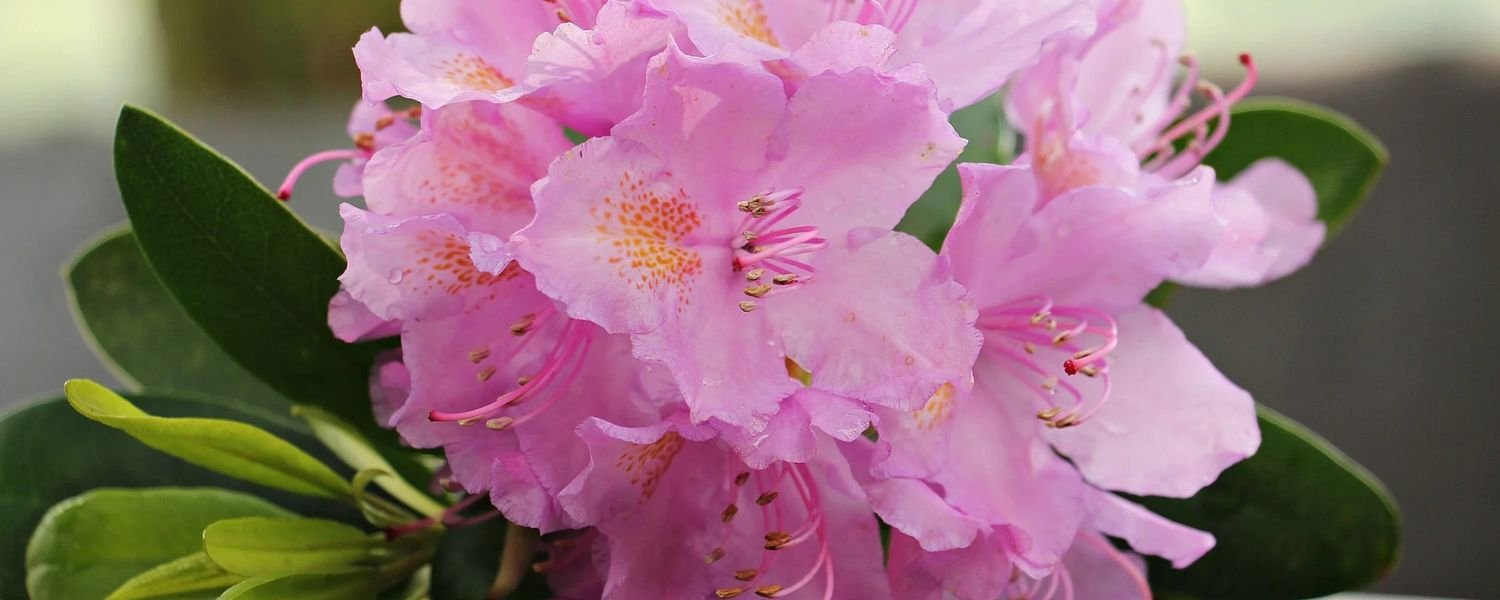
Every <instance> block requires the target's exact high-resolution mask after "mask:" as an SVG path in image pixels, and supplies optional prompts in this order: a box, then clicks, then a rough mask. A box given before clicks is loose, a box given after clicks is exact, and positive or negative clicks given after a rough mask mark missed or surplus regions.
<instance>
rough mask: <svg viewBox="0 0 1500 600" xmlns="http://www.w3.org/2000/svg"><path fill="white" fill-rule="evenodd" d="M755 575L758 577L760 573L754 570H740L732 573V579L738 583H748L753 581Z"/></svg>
mask: <svg viewBox="0 0 1500 600" xmlns="http://www.w3.org/2000/svg"><path fill="white" fill-rule="evenodd" d="M757 575H760V571H757V570H755V569H740V570H738V571H735V572H734V578H735V579H738V580H740V581H750V580H752V579H755V577H756V576H757Z"/></svg>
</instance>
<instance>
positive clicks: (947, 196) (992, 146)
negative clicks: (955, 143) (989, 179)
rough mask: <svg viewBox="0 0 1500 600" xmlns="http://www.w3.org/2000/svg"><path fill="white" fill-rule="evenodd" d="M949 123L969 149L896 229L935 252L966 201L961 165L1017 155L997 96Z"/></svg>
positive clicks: (956, 115)
mask: <svg viewBox="0 0 1500 600" xmlns="http://www.w3.org/2000/svg"><path fill="white" fill-rule="evenodd" d="M949 121H950V122H952V123H953V128H954V129H956V130H958V135H960V136H962V137H963V138H964V139H966V140H969V145H968V146H965V147H964V151H963V154H960V155H959V157H958V160H956V161H954V162H953V164H952V165H949V166H948V169H947V170H945V171H943V173H942V174H941V175H938V178H937V180H936V181H934V182H933V183H932V187H931V188H929V189H928V190H927V193H925V194H922V198H921V199H920V200H917V203H916V204H913V205H912V207H911V208H910V209H908V210H907V211H906V218H904V219H902V220H901V224H899V225H897V226H896V229H897V230H899V231H905V232H907V233H910V234H912V235H914V236H917V237H918V238H921V240H922V241H923V242H925V243H926V244H927V245H928V247H931V248H933V249H937V248H939V247H940V246H942V243H943V238H944V237H946V236H947V235H948V229H949V228H950V227H952V226H953V217H954V215H957V214H958V203H959V200H960V199H961V198H962V197H963V189H962V186H961V185H960V184H959V181H958V163H961V162H980V163H1001V162H1004V161H1006V160H1009V159H1010V158H1011V156H1009V153H1011V152H1013V151H1014V149H1013V148H1012V146H1013V144H1014V140H1015V133H1014V132H1012V131H1010V129H1009V126H1008V125H1006V123H1005V115H1004V114H1003V111H1002V110H1001V109H1000V100H999V97H998V96H995V97H992V98H989V99H987V100H984V101H982V102H979V103H978V104H975V105H973V106H970V107H968V108H965V109H963V110H960V111H958V112H955V113H953V116H952V118H950V119H949Z"/></svg>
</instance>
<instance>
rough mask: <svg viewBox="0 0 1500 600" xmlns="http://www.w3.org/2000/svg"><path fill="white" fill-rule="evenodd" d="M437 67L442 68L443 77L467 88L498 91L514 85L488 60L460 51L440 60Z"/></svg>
mask: <svg viewBox="0 0 1500 600" xmlns="http://www.w3.org/2000/svg"><path fill="white" fill-rule="evenodd" d="M438 67H439V68H440V69H442V71H443V77H444V78H446V79H448V80H449V81H451V82H453V83H456V84H458V85H461V86H464V87H468V88H474V89H477V90H483V91H486V92H498V91H500V90H503V89H505V88H508V87H510V86H512V85H515V82H512V81H511V80H510V78H509V77H506V76H505V75H504V74H502V73H501V72H500V69H497V68H495V66H494V65H491V64H490V63H489V61H486V60H485V59H483V58H480V57H478V56H474V55H472V54H464V53H462V52H460V53H458V54H455V55H453V56H452V57H450V58H446V59H443V60H442V61H440V62H439V63H438Z"/></svg>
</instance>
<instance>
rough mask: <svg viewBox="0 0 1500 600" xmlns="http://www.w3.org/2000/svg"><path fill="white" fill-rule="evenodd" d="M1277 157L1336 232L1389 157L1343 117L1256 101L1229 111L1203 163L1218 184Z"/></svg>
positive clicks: (1292, 103) (1300, 105) (1294, 103)
mask: <svg viewBox="0 0 1500 600" xmlns="http://www.w3.org/2000/svg"><path fill="white" fill-rule="evenodd" d="M1268 156H1275V157H1279V158H1281V159H1282V160H1285V161H1287V162H1289V163H1291V164H1292V165H1293V166H1295V167H1297V169H1298V170H1300V171H1302V173H1303V174H1304V175H1307V178H1308V179H1309V180H1311V181H1312V184H1313V189H1315V190H1317V193H1318V218H1319V219H1321V220H1322V221H1323V222H1325V223H1327V224H1328V228H1329V231H1336V230H1337V229H1338V228H1339V227H1341V226H1342V225H1343V224H1344V223H1345V222H1347V221H1348V220H1349V219H1350V218H1351V217H1353V216H1354V213H1355V212H1356V211H1357V210H1358V209H1359V205H1360V203H1361V202H1363V201H1364V199H1365V196H1366V195H1368V194H1369V193H1370V189H1371V188H1373V187H1374V186H1375V182H1376V180H1378V179H1380V173H1381V171H1384V170H1385V166H1386V163H1387V162H1389V160H1390V155H1389V154H1388V153H1387V152H1386V150H1385V147H1384V146H1382V145H1381V144H1380V140H1377V139H1375V136H1373V135H1371V134H1370V133H1369V132H1368V131H1365V130H1364V129H1363V128H1361V127H1360V126H1359V124H1357V123H1355V122H1354V121H1353V120H1351V119H1350V118H1349V117H1346V116H1344V115H1341V114H1339V113H1336V112H1333V111H1331V110H1328V109H1326V108H1322V107H1319V106H1316V105H1313V104H1309V103H1306V102H1301V101H1298V100H1289V99H1283V98H1257V99H1254V100H1250V101H1247V102H1243V103H1240V105H1239V106H1236V107H1235V108H1234V112H1233V113H1232V118H1231V119H1230V125H1229V136H1228V137H1226V138H1225V139H1224V142H1223V143H1222V144H1220V145H1219V147H1218V148H1215V149H1214V151H1213V152H1212V153H1210V154H1209V155H1208V157H1207V158H1205V159H1204V161H1203V163H1204V164H1206V165H1209V166H1211V167H1214V169H1215V170H1217V171H1218V176H1219V179H1221V180H1228V179H1231V178H1233V177H1234V176H1235V175H1238V174H1239V172H1240V171H1243V170H1244V169H1245V167H1248V166H1250V164H1251V163H1253V162H1255V161H1257V160H1260V159H1262V158H1265V157H1268Z"/></svg>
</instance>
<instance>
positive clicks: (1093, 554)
mask: <svg viewBox="0 0 1500 600" xmlns="http://www.w3.org/2000/svg"><path fill="white" fill-rule="evenodd" d="M1063 566H1064V567H1066V568H1067V570H1068V575H1067V576H1068V577H1069V578H1070V579H1071V580H1072V584H1073V585H1072V589H1073V598H1074V600H1151V586H1150V585H1149V584H1148V583H1147V582H1146V562H1145V561H1144V560H1141V558H1140V557H1139V556H1135V555H1132V554H1127V553H1125V552H1122V551H1120V550H1117V549H1115V547H1114V546H1113V545H1112V544H1110V542H1109V540H1108V539H1106V538H1105V537H1104V536H1102V535H1099V534H1097V533H1093V532H1080V533H1079V534H1078V539H1076V540H1074V542H1073V547H1072V548H1071V549H1069V550H1068V553H1067V554H1066V555H1064V556H1063Z"/></svg>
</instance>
